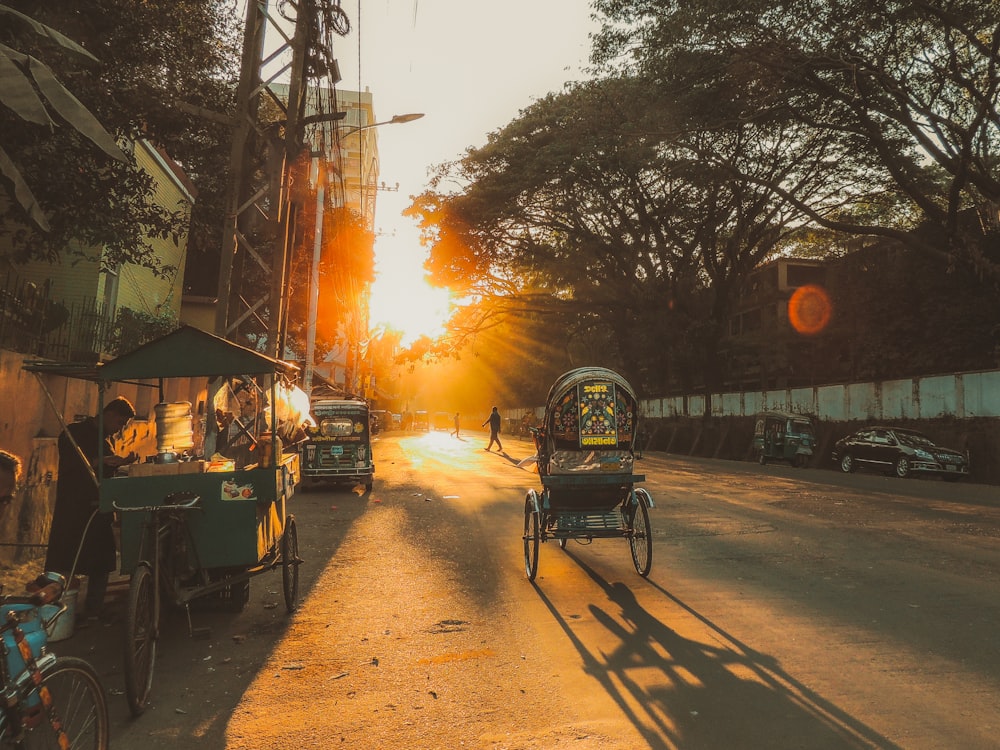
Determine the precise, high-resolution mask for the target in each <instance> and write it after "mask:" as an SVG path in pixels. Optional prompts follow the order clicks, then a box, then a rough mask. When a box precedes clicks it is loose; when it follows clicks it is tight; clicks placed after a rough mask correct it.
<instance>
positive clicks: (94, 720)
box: [23, 656, 110, 750]
mask: <svg viewBox="0 0 1000 750" xmlns="http://www.w3.org/2000/svg"><path fill="white" fill-rule="evenodd" d="M42 677H43V679H44V680H45V686H46V687H47V688H48V689H49V693H50V694H51V695H52V709H53V711H54V712H55V715H56V716H57V717H58V718H59V720H60V721H61V722H62V726H63V730H64V731H65V732H66V738H67V739H68V740H69V747H70V748H71V749H72V750H105V749H106V748H107V747H108V742H109V735H110V720H109V719H108V702H107V699H106V698H105V697H104V688H103V687H102V686H101V680H100V678H99V677H98V676H97V672H95V671H94V668H93V667H92V666H90V664H88V663H87V662H85V661H84V660H83V659H77V658H76V657H73V656H61V657H59V658H58V659H56V661H55V663H54V664H53V665H52V666H51V667H49V668H48V669H46V670H45V671H44V672H43V673H42ZM32 724H33V725H34V726H33V728H32V729H29V730H28V731H27V732H26V733H25V737H24V745H23V747H24V748H25V750H50V748H51V749H52V750H55V749H56V748H59V739H58V737H57V735H56V733H55V731H54V730H53V729H52V724H51V723H49V720H48V718H47V717H46V716H45V715H44V713H43V714H41V715H39V716H36V717H35V720H34V721H33V722H32Z"/></svg>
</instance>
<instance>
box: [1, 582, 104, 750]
mask: <svg viewBox="0 0 1000 750" xmlns="http://www.w3.org/2000/svg"><path fill="white" fill-rule="evenodd" d="M36 583H37V584H38V585H37V587H36V588H37V590H36V591H34V592H33V593H30V594H29V595H27V596H5V597H3V598H2V599H0V616H2V618H3V620H4V622H3V624H2V625H0V695H2V696H3V702H2V706H0V746H2V747H14V748H24V749H25V750H48V748H59V749H60V750H85V749H86V750H106V748H107V747H108V743H109V736H110V720H109V718H108V705H107V700H106V698H105V695H104V688H103V687H102V686H101V681H100V678H99V677H98V676H97V672H96V671H95V670H94V668H93V667H92V666H91V665H90V664H89V663H88V662H86V661H84V660H83V659H78V658H76V657H72V656H60V657H57V656H56V655H55V654H53V653H51V652H49V651H48V636H47V633H46V628H47V627H49V626H51V625H52V624H53V623H55V621H56V620H57V619H58V618H59V617H61V616H62V615H63V614H64V613H65V612H66V605H65V604H63V603H61V602H60V601H59V599H60V597H61V596H62V592H63V590H64V589H65V578H63V576H61V575H58V574H56V573H46V574H45V575H44V576H41V577H40V578H39V579H38V580H37V581H36ZM46 604H57V605H58V609H57V611H56V612H55V614H53V615H52V617H50V618H49V619H48V620H44V619H43V618H42V610H41V607H42V606H43V605H46Z"/></svg>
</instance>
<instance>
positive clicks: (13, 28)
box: [0, 0, 239, 270]
mask: <svg viewBox="0 0 1000 750" xmlns="http://www.w3.org/2000/svg"><path fill="white" fill-rule="evenodd" d="M7 5H9V6H10V7H11V8H14V9H15V10H19V11H22V12H24V13H25V14H27V15H29V16H31V17H32V18H34V19H35V20H36V21H38V22H41V23H44V24H45V25H47V26H48V27H50V28H53V29H58V30H60V31H61V32H63V33H64V34H65V35H67V36H69V37H71V38H72V39H73V40H74V41H75V42H77V43H79V45H80V46H81V48H83V49H86V50H88V51H89V52H90V53H91V54H92V55H93V57H94V58H96V62H92V63H91V64H90V65H89V66H85V67H81V66H80V65H79V63H78V59H79V55H73V56H67V55H63V54H61V52H60V50H61V49H62V47H59V48H56V49H53V45H52V44H51V43H50V42H49V41H48V40H47V39H46V38H43V37H40V36H38V35H35V34H29V33H25V31H24V27H23V26H21V25H14V24H4V25H3V26H2V27H0V28H3V29H4V31H3V32H0V41H2V42H5V43H10V45H11V46H14V47H16V49H18V50H19V51H20V52H22V53H24V54H25V55H32V56H33V57H36V58H38V57H42V58H44V59H45V60H46V62H47V63H48V65H49V66H50V67H51V69H52V71H53V73H54V75H55V76H56V78H58V79H59V80H64V81H71V88H72V90H73V93H74V95H75V97H76V98H77V99H78V100H79V101H80V102H81V103H82V105H83V106H84V107H86V109H87V110H88V111H90V112H92V113H93V114H94V116H95V117H96V120H97V121H98V122H100V123H101V124H102V125H103V126H104V127H105V128H106V129H107V130H108V131H109V132H111V133H112V134H113V135H114V136H115V137H116V138H118V139H120V141H121V142H126V141H129V140H135V139H138V138H146V139H149V140H150V141H152V142H153V143H154V144H156V145H159V146H163V147H165V148H166V149H167V151H168V152H169V153H170V154H171V156H172V157H173V158H174V159H175V160H176V161H178V162H179V163H180V164H181V165H182V166H183V167H184V168H185V169H186V171H187V173H188V175H189V176H190V177H191V178H192V179H193V181H194V182H195V184H196V186H197V187H198V189H199V196H200V200H199V202H198V204H197V206H198V207H197V208H196V218H195V223H194V228H193V231H192V235H193V237H194V238H195V240H196V241H199V240H200V241H202V242H205V243H211V242H213V241H214V242H215V245H216V246H218V238H217V235H218V233H219V232H221V218H220V217H221V215H222V212H221V209H220V205H221V200H222V198H223V195H224V193H225V189H224V184H225V182H224V180H225V174H226V167H227V160H228V148H227V147H226V144H227V143H228V140H229V128H228V126H226V125H223V124H221V123H219V122H216V121H211V120H205V119H202V118H200V117H198V116H196V115H193V114H189V112H188V109H184V108H182V107H181V106H179V102H181V101H185V102H188V103H191V104H194V105H197V106H198V107H202V108H205V109H209V110H214V111H216V112H226V111H229V110H230V109H231V106H230V103H231V101H232V97H233V95H234V85H233V84H234V80H235V75H236V65H237V63H238V61H239V48H238V45H237V43H236V41H237V40H238V33H239V26H238V24H237V23H236V18H235V16H234V15H233V13H234V10H235V9H234V8H233V7H232V5H231V3H228V2H225V0H211V1H209V2H203V1H201V0H169V1H167V0H153V1H152V2H142V3H138V2H134V1H133V0H81V2H74V3H36V2H29V1H27V0H9V2H8V3H7ZM61 119H63V118H59V117H57V118H56V121H57V122H58V121H60V120H61ZM0 132H3V134H4V135H3V137H2V144H3V147H4V149H5V150H6V151H7V153H8V154H9V155H10V158H11V159H12V161H13V162H14V163H15V164H16V165H17V168H18V169H19V171H20V173H21V174H22V175H23V176H24V179H25V180H26V182H27V183H28V184H29V185H30V186H31V190H32V191H33V193H34V195H35V197H36V199H37V203H38V206H39V208H40V210H41V212H42V213H43V214H44V215H45V216H46V217H47V224H48V231H38V230H37V229H33V228H32V227H31V226H30V225H28V224H27V222H26V221H25V218H26V217H25V214H24V212H23V209H22V208H21V207H20V205H19V204H18V203H17V202H16V201H14V202H11V203H9V204H6V205H5V207H4V210H3V213H2V214H0V231H5V232H6V233H7V234H8V236H9V241H10V244H11V247H12V250H13V253H14V259H15V260H18V259H20V260H27V259H32V258H49V259H52V258H55V257H59V256H60V255H65V254H67V253H72V252H86V251H87V250H86V248H97V247H99V248H102V249H103V251H104V262H105V264H106V265H107V266H108V267H110V268H115V267H117V266H118V265H120V264H121V263H124V262H135V263H139V264H142V265H146V266H148V267H150V268H153V269H158V270H165V269H160V267H159V266H160V264H159V260H158V259H157V258H156V257H155V256H154V254H153V253H152V251H151V249H150V247H149V244H148V241H147V238H148V237H151V236H159V237H171V236H174V237H176V236H177V235H179V234H181V233H182V232H185V231H187V229H188V226H187V224H186V223H185V222H184V220H183V216H182V212H181V211H179V210H175V209H174V208H173V207H159V206H156V205H155V202H154V201H153V190H154V186H153V185H152V184H151V180H150V178H149V177H148V176H147V175H145V174H144V173H142V172H141V170H139V169H138V168H137V167H136V166H135V164H134V162H133V161H132V160H129V161H128V162H126V163H121V162H111V163H109V162H108V160H107V158H106V157H104V156H103V155H102V154H101V153H100V152H98V151H97V150H96V149H94V148H93V146H92V145H91V144H89V143H88V142H87V141H86V140H85V139H84V137H83V136H81V134H80V132H79V131H78V130H76V129H73V128H65V127H55V128H51V127H49V126H47V125H45V124H44V123H43V124H33V123H30V122H26V121H24V120H23V119H21V118H20V117H19V116H18V115H17V114H15V112H14V110H11V109H4V110H2V111H0ZM213 238H214V240H213Z"/></svg>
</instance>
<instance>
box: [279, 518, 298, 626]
mask: <svg viewBox="0 0 1000 750" xmlns="http://www.w3.org/2000/svg"><path fill="white" fill-rule="evenodd" d="M299 562H301V561H300V560H299V534H298V532H297V531H296V530H295V516H293V515H289V516H288V517H286V518H285V533H284V534H283V535H282V537H281V586H282V589H283V590H284V594H285V609H287V610H288V613H289V614H291V613H292V612H294V611H295V610H296V609H298V606H299Z"/></svg>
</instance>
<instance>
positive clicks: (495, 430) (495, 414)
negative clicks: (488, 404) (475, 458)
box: [483, 406, 503, 451]
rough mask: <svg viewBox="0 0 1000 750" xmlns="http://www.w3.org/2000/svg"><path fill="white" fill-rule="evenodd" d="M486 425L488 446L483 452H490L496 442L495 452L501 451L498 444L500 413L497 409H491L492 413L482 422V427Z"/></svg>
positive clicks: (501, 447) (501, 448) (500, 446)
mask: <svg viewBox="0 0 1000 750" xmlns="http://www.w3.org/2000/svg"><path fill="white" fill-rule="evenodd" d="M487 424H488V425H489V426H490V444H489V445H487V446H486V447H485V448H484V449H483V450H487V451H488V450H490V449H491V448H492V447H493V443H494V442H496V444H497V451H502V450H503V445H502V444H501V443H500V412H499V411H498V410H497V407H495V406H494V407H493V411H492V412H490V415H489V416H488V417H487V418H486V421H485V422H483V427H485V426H486V425H487Z"/></svg>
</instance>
